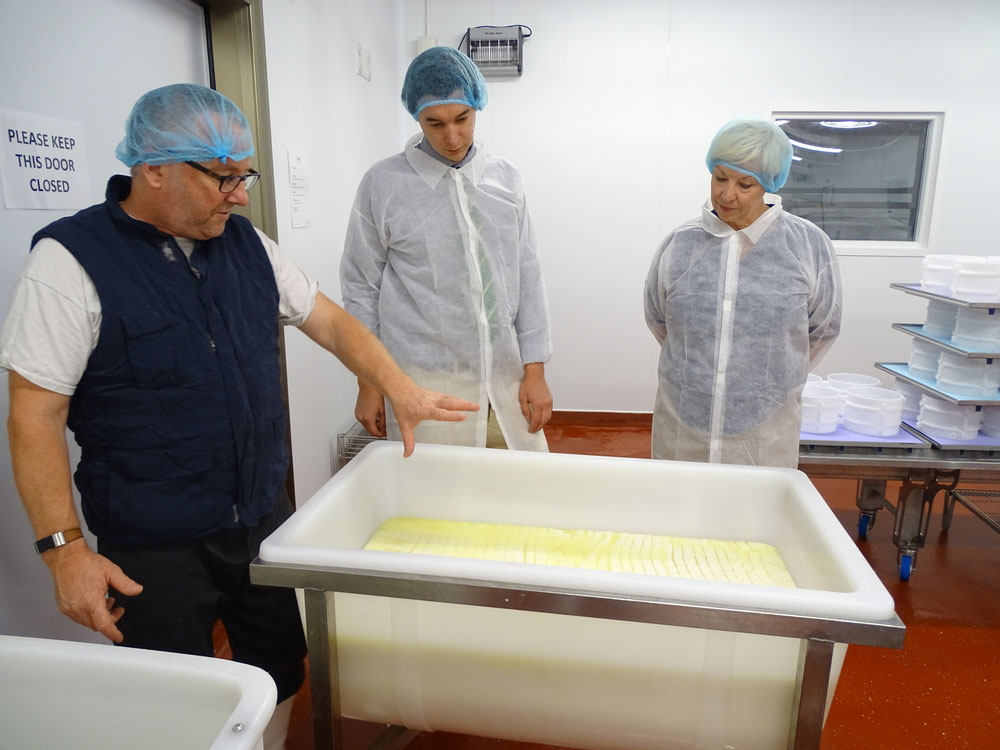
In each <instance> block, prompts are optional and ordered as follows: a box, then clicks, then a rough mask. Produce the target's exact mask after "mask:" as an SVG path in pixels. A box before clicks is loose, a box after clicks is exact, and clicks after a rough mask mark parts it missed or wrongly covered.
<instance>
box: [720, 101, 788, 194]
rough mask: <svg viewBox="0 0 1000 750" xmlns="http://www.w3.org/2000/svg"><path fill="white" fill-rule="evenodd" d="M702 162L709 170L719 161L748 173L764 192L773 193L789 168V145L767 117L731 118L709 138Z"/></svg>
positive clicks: (780, 131) (786, 175) (779, 129)
mask: <svg viewBox="0 0 1000 750" xmlns="http://www.w3.org/2000/svg"><path fill="white" fill-rule="evenodd" d="M705 164H706V165H707V166H708V171H709V172H711V171H712V170H713V169H715V167H716V165H718V164H721V165H722V166H724V167H729V168H730V169H735V170H736V171H737V172H742V173H743V174H748V175H750V176H751V177H755V178H757V182H759V183H760V184H761V185H762V186H763V188H764V189H765V190H766V191H767V192H769V193H775V192H777V191H778V190H780V189H781V186H782V185H784V184H785V180H787V179H788V173H789V172H790V171H791V169H792V144H791V143H790V142H789V140H788V136H787V135H785V131H783V130H782V129H781V128H779V127H778V126H777V125H776V124H775V123H773V122H771V121H770V120H753V119H749V118H743V119H737V120H731V121H730V122H728V123H726V124H725V125H723V126H722V128H721V129H720V130H719V132H718V133H716V134H715V138H713V139H712V144H711V145H710V146H709V147H708V154H707V155H706V156H705Z"/></svg>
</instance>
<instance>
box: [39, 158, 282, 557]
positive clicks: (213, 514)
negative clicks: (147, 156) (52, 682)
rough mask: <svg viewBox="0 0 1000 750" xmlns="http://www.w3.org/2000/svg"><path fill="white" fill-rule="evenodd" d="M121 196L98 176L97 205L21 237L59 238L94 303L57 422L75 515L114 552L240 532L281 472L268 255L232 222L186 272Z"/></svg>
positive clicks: (241, 221) (123, 189) (274, 308)
mask: <svg viewBox="0 0 1000 750" xmlns="http://www.w3.org/2000/svg"><path fill="white" fill-rule="evenodd" d="M130 190H131V180H130V178H128V177H123V176H120V175H119V176H115V177H112V178H111V180H110V181H109V183H108V190H107V200H106V201H105V202H104V203H102V204H98V205H96V206H91V207H90V208H87V209H84V210H83V211H80V212H79V213H77V214H75V215H74V216H70V217H67V218H64V219H60V220H58V221H56V222H54V223H52V224H50V225H49V226H47V227H45V228H44V229H42V230H41V231H40V232H38V234H36V235H35V238H34V240H33V241H32V245H34V243H35V242H37V241H38V240H39V239H41V238H42V237H52V238H54V239H56V240H58V241H59V242H61V243H62V244H63V245H64V246H65V247H66V248H68V249H69V251H70V252H71V253H72V254H73V255H74V256H75V257H76V259H77V260H78V261H79V262H80V264H81V265H82V266H83V268H84V270H85V271H86V272H87V274H88V275H89V276H90V278H91V280H92V281H93V282H94V286H95V287H96V288H97V293H98V295H99V296H100V299H101V314H102V321H101V330H100V338H99V340H98V343H97V347H96V349H95V350H94V352H93V354H92V355H91V357H90V360H89V361H88V363H87V370H86V372H85V374H84V376H83V378H82V379H81V380H80V383H79V385H78V387H77V389H76V392H75V393H74V395H73V397H72V399H71V401H70V410H69V419H68V426H69V428H70V429H71V430H72V431H73V434H74V436H75V438H76V441H77V443H79V445H80V447H81V450H82V455H81V459H80V464H79V466H78V467H77V470H76V473H75V475H74V478H75V480H76V486H77V487H78V488H79V490H80V495H81V498H82V503H83V513H84V517H85V518H86V520H87V525H88V526H89V528H90V530H91V531H93V532H94V534H96V535H97V536H98V537H101V538H102V539H104V540H106V541H107V542H109V543H111V544H112V545H116V546H121V547H132V546H139V545H148V544H151V543H157V542H168V541H179V540H186V539H195V538H197V537H200V536H203V535H205V534H209V533H211V532H213V531H217V530H219V529H222V528H230V527H235V526H238V525H243V526H254V525H256V524H257V523H258V521H259V520H260V519H261V518H262V517H263V516H264V515H266V514H267V513H269V512H270V511H271V509H272V508H273V507H274V503H275V500H276V499H277V497H278V496H279V494H280V493H281V488H282V486H283V483H284V479H285V473H286V471H287V467H288V455H287V450H286V448H285V442H284V435H285V410H284V406H283V401H282V390H281V381H280V373H279V366H280V365H279V353H278V334H279V330H278V289H277V285H276V283H275V280H274V272H273V270H272V267H271V263H270V260H269V259H268V257H267V253H266V251H265V250H264V246H263V244H262V243H261V241H260V238H259V237H258V236H257V234H256V232H255V231H254V229H253V226H252V225H251V224H250V222H249V221H247V220H246V219H245V218H243V217H240V216H235V215H233V216H230V218H229V221H228V222H227V224H226V229H225V232H224V233H223V234H222V235H221V236H220V237H217V238H215V239H212V240H209V241H207V242H199V243H198V244H197V245H196V246H195V250H194V252H193V253H192V255H191V261H190V266H189V264H188V262H187V260H186V259H185V257H184V253H183V252H182V251H181V249H180V248H179V247H178V246H177V243H176V242H175V241H174V239H173V238H172V237H170V236H169V235H166V234H163V233H162V232H160V231H159V230H157V229H156V228H155V227H153V226H152V225H150V224H146V223H145V222H141V221H137V220H135V219H133V218H131V217H130V216H128V215H127V214H126V213H125V212H124V211H123V210H122V209H121V207H120V206H119V205H118V203H119V201H121V200H124V199H125V198H126V197H127V196H128V193H129V191H130ZM192 269H194V271H193V270H192Z"/></svg>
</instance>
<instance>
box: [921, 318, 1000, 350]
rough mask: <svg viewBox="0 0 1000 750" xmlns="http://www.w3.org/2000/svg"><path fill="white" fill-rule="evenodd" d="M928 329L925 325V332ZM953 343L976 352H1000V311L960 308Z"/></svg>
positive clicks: (953, 333)
mask: <svg viewBox="0 0 1000 750" xmlns="http://www.w3.org/2000/svg"><path fill="white" fill-rule="evenodd" d="M991 310H992V312H993V314H992V315H991V314H990V311H991ZM926 329H927V326H926V325H925V326H924V330H926ZM952 343H953V344H955V346H960V347H962V348H963V349H968V350H969V351H974V352H990V353H994V352H1000V310H998V309H997V308H981V307H962V308H959V309H958V315H957V316H956V318H955V328H954V331H953V332H952Z"/></svg>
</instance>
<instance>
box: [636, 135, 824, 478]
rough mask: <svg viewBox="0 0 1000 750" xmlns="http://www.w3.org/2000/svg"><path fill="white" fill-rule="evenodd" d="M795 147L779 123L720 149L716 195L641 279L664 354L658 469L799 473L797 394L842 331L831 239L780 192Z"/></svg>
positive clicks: (714, 156) (726, 138)
mask: <svg viewBox="0 0 1000 750" xmlns="http://www.w3.org/2000/svg"><path fill="white" fill-rule="evenodd" d="M791 162H792V146H791V144H790V143H789V141H788V137H787V136H786V135H785V134H784V132H783V131H782V130H781V129H780V128H779V127H778V126H777V125H775V124H774V123H773V122H769V121H766V120H749V119H741V120H734V121H732V122H730V123H728V124H727V125H725V126H724V127H723V128H722V129H721V130H720V131H719V132H718V134H717V135H716V136H715V138H714V139H713V140H712V144H711V146H710V147H709V149H708V155H707V157H706V160H705V163H706V165H707V166H708V170H709V172H711V175H712V176H711V189H710V198H709V200H708V201H707V202H706V203H705V205H704V207H703V208H702V212H701V216H700V217H699V218H696V219H692V220H691V221H689V222H687V223H685V224H683V225H681V226H680V227H678V228H677V229H675V230H674V231H673V232H671V233H670V234H669V235H667V237H666V238H665V239H664V240H663V242H662V243H661V245H660V247H659V249H658V250H657V252H656V255H655V256H654V257H653V262H652V265H651V266H650V269H649V275H648V276H647V278H646V287H645V295H644V308H645V316H646V323H647V325H648V326H649V329H650V330H651V331H652V332H653V336H654V337H655V338H656V340H657V342H658V343H659V344H660V347H661V348H660V357H659V364H658V375H659V387H658V389H657V394H656V403H655V406H654V410H653V437H652V455H653V457H654V458H663V459H677V460H687V461H709V462H714V463H733V464H757V465H766V466H787V467H795V466H796V465H797V464H798V447H799V443H798V435H799V422H800V418H801V396H802V387H803V385H804V384H805V381H806V375H807V373H808V372H809V370H810V369H811V368H812V367H813V366H814V365H815V364H816V362H817V361H818V360H819V359H820V357H822V356H823V354H825V352H826V351H827V350H828V349H829V347H830V345H831V344H832V343H833V341H834V339H835V338H836V337H837V334H838V333H839V331H840V316H841V288H840V275H839V272H838V268H837V258H836V254H835V252H834V249H833V245H832V244H831V242H830V239H829V237H827V235H826V234H825V233H824V232H823V231H822V230H821V229H820V228H819V227H817V226H816V225H815V224H812V223H811V222H809V221H806V220H805V219H801V218H799V217H797V216H793V215H791V214H788V213H785V212H784V211H783V210H782V208H781V198H779V197H778V196H777V195H773V193H775V192H776V191H777V190H779V189H780V188H781V186H782V185H783V184H784V182H785V180H786V179H787V177H788V173H789V170H790V168H791Z"/></svg>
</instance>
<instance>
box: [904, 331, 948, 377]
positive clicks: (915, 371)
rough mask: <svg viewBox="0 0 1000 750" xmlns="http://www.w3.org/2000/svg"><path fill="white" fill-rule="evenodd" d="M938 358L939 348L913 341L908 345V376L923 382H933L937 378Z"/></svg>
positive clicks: (926, 342)
mask: <svg viewBox="0 0 1000 750" xmlns="http://www.w3.org/2000/svg"><path fill="white" fill-rule="evenodd" d="M940 357H941V347H939V346H935V345H934V344H932V343H930V342H928V341H921V340H920V339H913V342H912V343H911V344H910V361H909V366H910V375H913V376H914V377H917V378H923V379H924V380H934V378H936V377H937V371H938V363H939V360H940Z"/></svg>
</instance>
